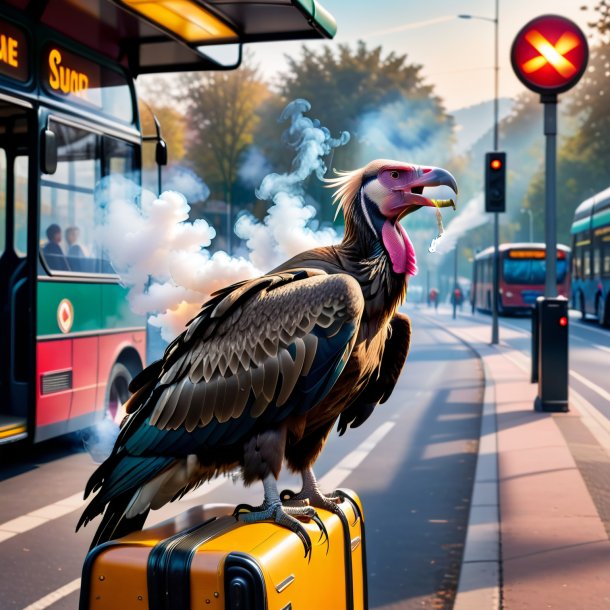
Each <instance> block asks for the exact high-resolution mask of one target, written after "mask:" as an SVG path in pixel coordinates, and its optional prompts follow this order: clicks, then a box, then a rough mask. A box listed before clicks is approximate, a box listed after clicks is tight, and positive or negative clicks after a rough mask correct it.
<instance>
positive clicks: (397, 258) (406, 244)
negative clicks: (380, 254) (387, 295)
mask: <svg viewBox="0 0 610 610" xmlns="http://www.w3.org/2000/svg"><path fill="white" fill-rule="evenodd" d="M381 238H382V240H383V244H384V246H385V248H386V250H387V251H388V254H389V255H390V260H391V261H392V269H393V270H394V273H406V274H407V275H416V274H417V261H416V259H415V249H414V248H413V244H412V243H411V240H410V239H409V236H408V235H407V232H406V231H405V230H404V229H403V228H402V226H401V224H400V223H399V222H396V223H394V222H390V221H388V220H386V222H385V223H384V225H383V228H382V229H381Z"/></svg>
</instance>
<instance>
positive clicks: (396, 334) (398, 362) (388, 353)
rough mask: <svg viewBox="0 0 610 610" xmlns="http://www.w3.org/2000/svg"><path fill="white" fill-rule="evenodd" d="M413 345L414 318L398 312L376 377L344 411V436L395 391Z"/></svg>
mask: <svg viewBox="0 0 610 610" xmlns="http://www.w3.org/2000/svg"><path fill="white" fill-rule="evenodd" d="M410 345H411V321H410V320H409V318H408V316H406V315H404V314H402V313H400V312H397V313H396V314H394V317H393V318H392V319H391V321H390V333H389V335H388V339H387V341H386V343H385V346H384V350H383V356H382V358H381V361H380V363H379V367H378V369H377V374H376V376H375V377H374V378H373V379H372V380H371V381H369V383H368V385H367V386H366V388H365V389H364V391H363V392H362V394H360V395H359V396H358V398H357V399H356V401H354V402H353V403H352V404H350V405H348V406H347V408H346V409H345V410H344V411H343V412H342V413H341V416H340V417H339V423H338V425H337V429H338V431H339V434H340V435H343V434H344V433H345V431H346V430H347V428H348V426H349V427H350V428H357V427H358V426H361V425H362V424H363V423H364V422H365V421H366V420H367V419H368V418H369V417H370V415H371V413H372V412H373V409H374V408H375V407H376V406H377V404H379V403H384V402H386V400H388V398H389V397H390V395H391V394H392V392H393V390H394V386H395V385H396V382H397V381H398V378H399V377H400V373H401V371H402V368H403V366H404V364H405V361H406V359H407V355H408V353H409V346H410Z"/></svg>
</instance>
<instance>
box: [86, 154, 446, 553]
mask: <svg viewBox="0 0 610 610" xmlns="http://www.w3.org/2000/svg"><path fill="white" fill-rule="evenodd" d="M328 182H329V183H330V184H331V186H332V187H334V188H335V189H336V190H335V193H334V201H335V202H338V205H339V206H340V207H341V208H342V209H343V214H344V217H345V233H344V237H343V240H342V241H341V243H339V244H338V245H333V246H329V247H319V248H315V249H312V250H308V251H306V252H303V253H301V254H298V255H297V256H295V257H293V258H291V259H290V260H288V261H287V262H285V263H283V264H281V265H280V266H278V267H276V268H275V269H273V270H272V271H270V272H269V273H267V274H266V275H263V276H261V277H258V278H256V279H252V280H247V281H244V282H240V283H237V284H234V285H232V286H228V287H227V288H224V289H222V290H220V291H218V292H216V293H214V294H213V295H212V296H211V297H210V299H209V300H208V301H206V302H205V303H204V304H203V305H202V308H201V310H200V311H199V313H198V314H197V315H196V316H195V317H194V318H193V319H192V320H191V321H190V322H189V323H188V325H187V327H186V329H185V330H184V332H183V333H182V334H181V335H179V336H178V337H177V338H176V339H175V340H174V341H173V342H172V343H171V344H170V345H169V346H168V347H167V349H166V350H165V353H164V355H163V357H162V359H160V360H158V361H156V362H154V363H152V364H151V365H150V366H148V367H147V368H145V369H144V370H143V371H142V372H141V373H140V374H139V375H137V376H136V377H135V378H134V379H133V381H132V383H131V385H130V390H131V392H132V395H131V396H130V398H129V400H128V401H127V403H126V407H127V413H128V415H127V416H126V418H125V420H124V421H123V424H122V426H121V429H120V432H119V435H118V437H117V440H116V442H115V444H114V447H113V450H112V453H111V454H110V456H109V457H108V458H107V459H106V460H105V461H104V462H103V463H102V464H101V465H100V466H99V467H98V468H97V470H96V471H95V472H94V473H93V474H92V476H91V478H90V479H89V481H88V483H87V486H86V489H85V498H87V497H88V496H89V494H91V493H92V492H97V493H96V495H95V496H94V497H93V499H92V500H91V502H90V503H89V504H88V506H87V507H86V508H85V510H84V512H83V514H82V516H81V518H80V520H79V523H78V526H77V529H78V528H79V527H80V526H81V525H83V524H85V525H86V524H87V523H88V522H89V521H91V520H92V519H94V518H95V517H96V516H98V515H100V514H102V513H103V518H102V521H101V523H100V525H99V527H98V529H97V532H96V534H95V536H94V538H93V542H92V547H94V546H96V545H98V544H101V543H102V542H105V541H107V540H110V539H113V538H117V537H120V536H123V535H126V534H127V533H130V532H132V531H136V530H138V529H141V528H142V527H143V525H144V521H145V520H146V517H147V515H148V513H149V511H150V510H151V509H157V508H160V507H161V506H163V505H164V504H165V503H167V502H169V501H172V500H175V499H177V498H180V497H181V496H183V495H184V494H185V493H187V492H188V491H190V490H192V489H194V488H195V487H197V486H198V485H200V484H201V483H202V482H205V481H207V480H209V479H211V478H213V477H215V476H218V475H219V474H222V473H227V472H229V471H232V470H234V469H237V468H239V469H240V470H241V475H242V477H243V480H244V483H245V484H246V485H249V484H252V483H253V482H255V481H262V483H263V488H264V499H263V502H262V504H261V505H260V506H248V505H239V506H238V507H237V509H236V513H235V515H236V517H237V518H238V519H240V520H243V521H245V522H253V521H260V520H268V519H271V520H274V521H275V522H276V523H278V524H280V525H282V526H284V527H286V528H289V529H290V530H292V531H293V532H295V533H296V534H297V535H298V536H299V537H300V539H301V541H302V543H303V545H304V547H305V554H306V555H307V554H308V553H311V541H310V539H309V536H308V534H307V532H306V529H305V528H304V527H303V525H302V523H301V521H300V520H299V519H314V520H315V521H316V522H317V523H318V525H321V522H320V521H319V519H318V518H317V513H316V511H315V509H316V508H325V509H328V510H336V507H337V504H336V502H337V498H335V497H333V495H332V494H331V495H328V496H325V495H323V494H322V492H321V491H320V489H319V486H318V483H317V481H316V478H315V475H314V472H313V470H312V466H313V464H314V462H315V461H316V458H317V457H318V456H319V454H320V452H321V450H322V448H323V446H324V444H325V441H326V439H327V437H328V435H329V433H330V432H331V431H332V428H333V427H334V425H335V423H338V430H339V434H343V433H344V432H345V431H346V429H347V428H348V427H357V426H359V425H361V424H362V423H363V422H364V421H365V420H366V419H367V418H368V417H369V416H370V415H371V413H372V411H373V409H374V408H375V406H376V405H377V404H378V403H383V402H384V401H386V400H387V399H388V397H389V396H390V394H391V392H392V390H393V388H394V385H395V384H396V381H397V379H398V377H399V375H400V372H401V370H402V367H403V364H404V362H405V360H406V357H407V353H408V350H409V343H410V336H411V325H410V322H409V318H408V317H407V316H406V315H404V314H402V313H401V312H399V311H398V307H399V306H400V304H401V303H402V302H403V301H404V299H405V297H406V291H407V281H408V277H409V276H410V275H414V274H415V273H416V271H417V266H416V260H415V252H414V249H413V245H412V243H411V241H410V239H409V237H408V235H407V233H406V231H405V230H404V228H403V227H402V225H401V224H400V222H399V221H400V220H401V218H403V217H404V216H405V215H407V214H410V213H411V212H413V211H416V210H418V209H420V208H421V207H423V206H432V207H437V208H438V207H446V206H449V205H453V201H452V200H451V199H449V200H434V199H430V198H428V197H426V196H425V195H424V194H423V190H424V188H425V187H432V186H439V185H446V186H448V187H450V188H451V189H452V190H453V192H454V193H455V194H456V195H457V185H456V182H455V179H454V178H453V176H452V175H451V174H450V173H449V172H447V171H446V170H443V169H441V168H438V167H426V166H420V165H413V164H409V163H403V162H399V161H392V160H386V159H379V160H376V161H373V162H371V163H369V164H368V165H366V166H365V167H363V168H360V169H358V170H355V171H350V172H338V177H337V178H333V179H329V180H328ZM284 462H285V463H286V465H287V467H288V468H289V469H290V470H292V471H294V472H298V473H300V474H301V476H302V481H303V486H302V489H301V491H300V492H299V493H297V494H292V495H290V494H287V495H286V496H285V495H284V494H282V495H280V493H279V491H278V486H277V478H278V476H279V473H280V469H281V467H282V465H283V464H284ZM322 529H323V528H322Z"/></svg>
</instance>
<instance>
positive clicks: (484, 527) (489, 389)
mask: <svg viewBox="0 0 610 610" xmlns="http://www.w3.org/2000/svg"><path fill="white" fill-rule="evenodd" d="M424 315H425V314H424ZM426 317H427V319H428V320H430V321H431V322H432V323H433V324H435V325H436V326H438V327H439V328H442V329H443V330H445V331H446V332H448V333H449V334H451V335H453V336H454V337H456V338H457V339H458V340H459V341H461V342H462V343H464V344H465V345H467V346H468V347H469V348H470V349H472V350H473V351H474V352H475V354H476V355H477V356H478V357H479V359H480V360H481V363H482V365H483V377H484V380H485V391H484V394H483V411H482V413H481V430H480V435H479V450H478V454H477V466H476V470H475V479H474V485H473V488H472V499H471V503H470V512H469V516H468V525H467V528H466V539H465V542H464V554H463V557H462V566H461V569H460V577H459V580H458V586H457V590H456V595H455V600H454V604H453V610H500V609H501V607H502V584H501V583H502V566H501V546H502V540H501V530H500V487H499V482H498V436H497V433H498V427H497V416H496V386H495V381H494V378H493V375H492V373H491V369H490V367H489V365H488V364H487V362H486V361H485V359H484V358H483V354H481V351H480V349H478V348H477V347H475V345H474V344H473V343H470V342H469V341H468V340H467V339H466V338H465V336H464V335H462V334H459V333H457V332H455V331H454V330H452V329H450V328H448V327H447V326H443V325H442V324H440V323H439V322H438V321H437V320H435V319H434V318H432V317H431V316H426ZM489 349H490V350H491V349H492V347H491V346H489Z"/></svg>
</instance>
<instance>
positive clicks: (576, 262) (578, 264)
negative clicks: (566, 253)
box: [572, 248, 582, 280]
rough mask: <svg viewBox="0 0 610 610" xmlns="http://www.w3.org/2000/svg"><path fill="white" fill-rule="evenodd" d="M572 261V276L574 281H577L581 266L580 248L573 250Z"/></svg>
mask: <svg viewBox="0 0 610 610" xmlns="http://www.w3.org/2000/svg"><path fill="white" fill-rule="evenodd" d="M572 260H573V264H574V268H573V270H572V273H573V275H574V279H575V280H579V279H580V276H581V273H582V266H581V258H580V248H574V258H573V259H572Z"/></svg>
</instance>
